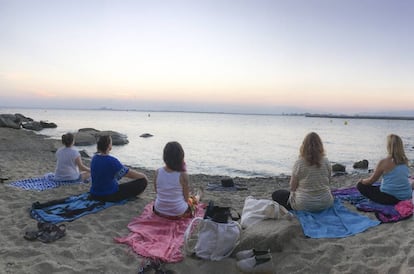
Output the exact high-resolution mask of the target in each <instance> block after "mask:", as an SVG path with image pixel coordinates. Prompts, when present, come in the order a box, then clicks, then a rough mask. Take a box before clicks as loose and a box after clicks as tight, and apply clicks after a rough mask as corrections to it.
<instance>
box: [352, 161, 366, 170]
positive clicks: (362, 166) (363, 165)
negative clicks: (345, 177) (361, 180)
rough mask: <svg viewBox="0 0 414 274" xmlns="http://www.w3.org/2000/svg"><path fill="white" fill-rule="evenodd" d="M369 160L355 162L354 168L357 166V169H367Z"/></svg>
mask: <svg viewBox="0 0 414 274" xmlns="http://www.w3.org/2000/svg"><path fill="white" fill-rule="evenodd" d="M368 164H369V163H368V160H365V159H364V160H361V161H358V162H355V163H354V165H353V168H356V169H367V168H368Z"/></svg>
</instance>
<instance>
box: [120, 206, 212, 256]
mask: <svg viewBox="0 0 414 274" xmlns="http://www.w3.org/2000/svg"><path fill="white" fill-rule="evenodd" d="M153 204H154V202H151V203H149V204H147V205H146V206H145V208H144V211H143V212H142V214H141V215H140V216H138V217H135V218H134V219H132V221H131V222H130V223H129V224H128V228H129V230H130V231H131V232H130V233H129V235H128V236H125V237H119V238H115V241H116V242H118V243H122V244H128V245H129V246H131V248H132V249H133V250H134V252H136V253H137V254H139V255H141V256H143V257H147V258H150V259H158V260H161V261H163V262H169V263H174V262H179V261H181V260H183V259H184V256H183V254H182V247H183V245H184V232H185V230H186V228H187V226H188V225H189V224H190V222H191V220H192V219H191V218H182V219H178V220H169V219H166V218H162V217H159V216H158V215H155V214H154V212H153V211H152V207H153ZM204 207H205V205H204V204H199V205H197V209H196V213H195V215H196V217H203V216H204Z"/></svg>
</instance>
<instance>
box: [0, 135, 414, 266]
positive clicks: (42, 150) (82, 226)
mask: <svg viewBox="0 0 414 274" xmlns="http://www.w3.org/2000/svg"><path fill="white" fill-rule="evenodd" d="M59 146H60V142H59V141H56V140H50V139H46V138H45V137H44V136H42V135H37V134H35V133H33V132H31V131H26V130H14V129H8V128H0V155H1V156H0V178H2V179H6V180H5V181H4V183H1V184H0V191H1V193H2V194H1V197H0V205H1V206H0V220H1V233H0V239H1V241H0V243H1V248H0V250H1V251H0V254H1V260H0V273H131V274H132V273H137V269H138V266H139V264H140V261H141V260H142V258H141V257H140V256H138V255H137V254H135V253H133V252H132V251H130V249H129V247H128V246H126V245H122V244H117V243H115V242H114V240H113V238H114V237H119V236H125V235H127V234H128V233H129V231H128V229H127V224H128V223H129V222H130V220H131V219H132V218H133V217H135V216H138V215H139V214H140V212H141V211H142V209H143V207H144V206H145V205H146V204H147V203H149V202H150V201H152V200H153V199H154V197H155V194H154V191H153V188H152V185H150V187H148V188H147V190H146V191H145V192H144V194H143V195H142V196H141V197H139V198H138V199H136V200H134V201H130V202H128V203H127V204H125V205H122V206H114V207H111V208H108V209H105V210H103V211H100V212H98V213H96V214H89V215H86V216H84V217H81V218H79V219H77V220H75V221H73V222H68V223H65V224H66V227H67V234H66V236H65V237H63V238H62V239H59V240H57V241H55V242H53V243H49V244H44V243H42V242H40V241H33V242H31V241H27V240H25V239H24V238H23V235H24V232H25V231H26V230H33V229H35V228H36V224H37V222H36V221H35V220H33V219H32V218H31V217H30V216H29V213H28V209H29V208H30V206H31V204H32V203H33V202H36V201H40V202H46V201H49V200H52V199H57V198H64V197H67V196H70V195H75V194H79V193H83V192H87V191H88V189H89V186H88V185H84V184H77V185H71V186H63V187H60V188H56V189H51V190H46V191H43V192H37V191H27V190H20V189H16V188H12V187H10V186H6V184H7V183H8V182H12V181H13V180H18V179H24V178H30V177H38V176H41V175H43V174H45V173H47V172H53V170H54V167H55V156H54V152H55V151H56V149H57V148H58V147H59ZM115 156H116V155H115ZM120 160H121V161H122V159H120ZM84 162H85V163H87V164H88V160H87V159H84ZM140 171H142V172H144V173H146V174H147V176H148V177H149V179H150V181H151V183H152V179H153V173H154V172H153V171H150V170H140ZM411 171H413V169H411ZM411 174H413V172H412V173H411ZM360 176H361V175H355V174H354V175H352V174H351V175H345V176H340V177H334V178H333V186H332V187H333V188H338V187H343V186H350V185H353V184H355V182H356V181H357V180H358V179H359V178H360ZM221 178H223V177H221V176H207V175H201V174H196V175H190V183H191V185H192V186H193V187H194V188H197V187H198V186H204V187H205V186H206V185H207V184H208V183H210V182H219V181H220V179H221ZM234 181H235V182H236V183H242V184H246V185H247V187H248V190H245V191H237V192H217V191H214V192H213V191H206V192H205V197H204V201H206V202H207V201H208V200H214V201H215V202H216V204H222V205H230V206H232V207H234V208H235V209H236V210H238V211H239V212H240V213H241V211H242V208H243V203H244V199H245V198H246V197H247V196H249V195H252V196H254V197H255V198H266V199H269V198H270V195H271V193H272V192H273V191H274V190H275V189H279V188H287V186H288V177H286V176H285V177H272V178H252V179H245V178H234ZM365 215H367V216H369V217H371V218H372V219H375V216H374V215H373V214H370V213H365ZM413 244H414V226H413V219H412V218H410V219H408V220H404V221H400V222H398V223H389V224H381V225H379V226H377V227H374V228H371V229H369V230H367V231H365V232H363V233H360V234H357V235H355V236H351V237H347V238H342V239H310V238H307V237H305V236H304V235H303V232H302V229H301V227H300V224H299V222H298V221H297V220H296V219H295V218H293V219H289V218H281V219H279V220H269V221H264V222H262V223H261V224H260V225H256V226H254V227H252V228H249V229H247V230H244V231H243V233H242V240H241V243H240V245H239V246H238V247H237V249H236V250H235V251H238V250H243V249H249V248H253V247H255V248H258V249H268V248H270V250H271V252H272V255H273V258H274V267H275V273H414V248H412V245H413ZM235 264H236V260H235V258H234V257H233V256H232V257H229V258H227V259H224V260H223V261H219V262H210V261H204V260H200V259H197V258H193V257H186V258H185V259H184V260H183V261H182V262H180V263H175V264H167V265H166V268H167V269H171V270H174V271H175V273H202V274H203V273H205V274H207V273H208V274H211V273H218V274H221V273H226V274H232V273H240V272H239V271H238V270H237V268H236V265H235ZM149 273H151V272H149Z"/></svg>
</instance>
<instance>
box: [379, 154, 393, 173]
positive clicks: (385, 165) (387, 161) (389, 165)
mask: <svg viewBox="0 0 414 274" xmlns="http://www.w3.org/2000/svg"><path fill="white" fill-rule="evenodd" d="M378 167H379V168H380V169H382V170H383V172H388V171H390V170H392V169H393V168H394V167H395V163H394V161H393V160H392V158H391V157H387V158H384V159H382V160H381V161H380V162H379V163H378Z"/></svg>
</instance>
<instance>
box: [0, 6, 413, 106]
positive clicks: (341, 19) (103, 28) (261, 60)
mask: <svg viewBox="0 0 414 274" xmlns="http://www.w3.org/2000/svg"><path fill="white" fill-rule="evenodd" d="M413 75H414V1H410V0H388V1H383V0H346V1H343V0H324V1H322V0H301V1H296V0H284V1H278V0H272V1H262V0H249V1H246V0H231V1H229V0H203V1H201V0H188V1H175V0H165V1H158V0H146V1H140V0H131V1H124V0H107V1H104V0H93V1H91V0H26V1H23V0H0V106H1V107H69V108H98V107H103V106H106V107H112V108H135V109H144V110H198V111H229V112H234V111H236V112H243V111H246V112H257V113H281V112H295V111H311V112H333V113H347V114H348V113H361V112H379V111H406V110H411V111H413V110H414V76H413Z"/></svg>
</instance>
